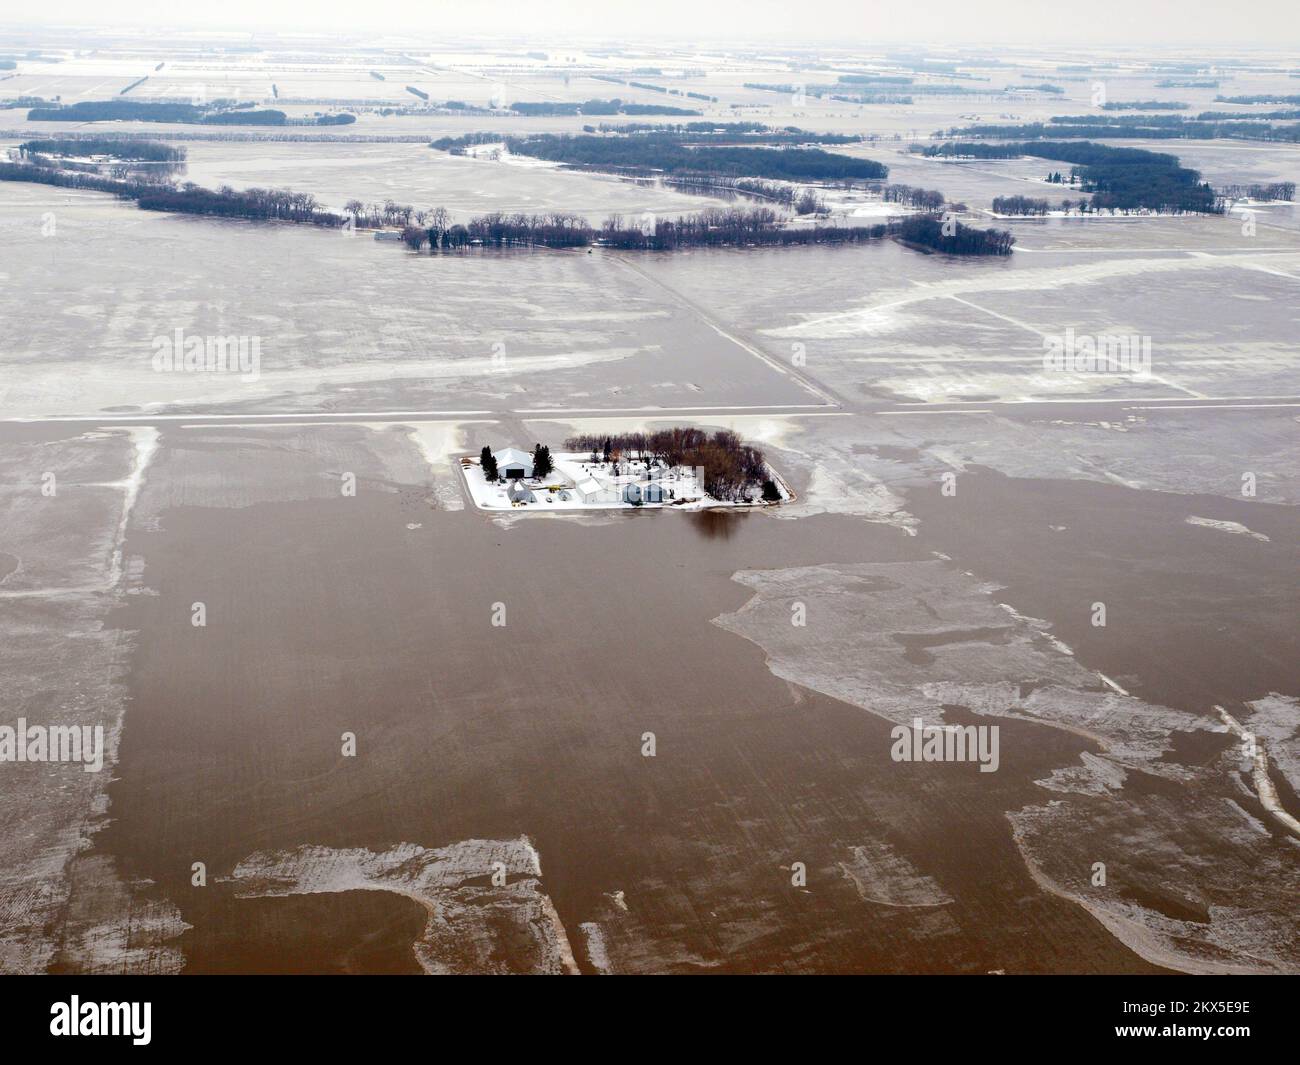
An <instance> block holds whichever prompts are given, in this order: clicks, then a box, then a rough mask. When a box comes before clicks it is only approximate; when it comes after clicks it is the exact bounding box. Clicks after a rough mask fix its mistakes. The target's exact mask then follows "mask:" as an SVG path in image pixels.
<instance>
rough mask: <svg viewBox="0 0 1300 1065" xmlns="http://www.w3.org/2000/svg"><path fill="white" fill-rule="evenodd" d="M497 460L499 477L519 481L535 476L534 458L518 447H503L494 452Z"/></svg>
mask: <svg viewBox="0 0 1300 1065" xmlns="http://www.w3.org/2000/svg"><path fill="white" fill-rule="evenodd" d="M492 457H493V458H494V459H496V460H497V475H498V476H500V477H503V478H504V479H505V480H507V481H518V480H522V479H523V478H526V477H531V476H532V475H533V456H532V455H530V454H529V453H528V452H527V451H520V450H519V448H517V447H503V448H502V449H501V450H500V451H496V452H493V454H492Z"/></svg>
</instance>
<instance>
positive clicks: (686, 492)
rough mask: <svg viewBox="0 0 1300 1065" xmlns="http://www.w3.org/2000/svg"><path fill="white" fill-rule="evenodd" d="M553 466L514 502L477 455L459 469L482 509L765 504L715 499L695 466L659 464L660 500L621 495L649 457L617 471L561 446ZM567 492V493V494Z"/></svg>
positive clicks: (643, 480) (641, 476) (638, 479)
mask: <svg viewBox="0 0 1300 1065" xmlns="http://www.w3.org/2000/svg"><path fill="white" fill-rule="evenodd" d="M554 462H555V470H554V471H553V472H552V473H550V474H548V475H547V476H546V477H544V478H537V477H530V478H527V479H525V480H524V481H523V485H524V487H526V488H528V489H529V491H531V492H532V493H533V497H534V498H533V500H532V501H531V502H527V503H516V502H513V501H512V500H511V499H510V495H509V491H510V487H511V482H508V481H494V482H489V481H487V480H486V479H485V478H484V476H483V468H482V466H481V465H480V464H479V460H478V459H477V458H470V457H468V456H465V457H462V458H461V460H460V467H461V472H462V473H463V474H464V477H465V486H466V488H468V490H469V494H470V498H471V499H473V500H474V505H475V506H476V507H478V508H479V509H480V510H526V509H528V508H532V509H533V510H535V511H550V510H570V511H586V510H634V509H637V508H638V507H648V508H650V509H655V510H659V509H664V508H669V507H672V508H677V509H685V510H702V509H705V508H709V507H744V506H752V505H758V506H763V505H766V504H761V503H756V504H746V503H743V502H732V501H730V500H722V499H715V498H714V497H713V496H710V495H708V494H707V493H706V492H705V491H704V488H703V484H702V476H701V475H700V474H699V473H698V472H697V471H696V470H695V469H694V468H692V467H672V468H668V469H663V468H658V469H657V470H656V471H655V476H654V478H653V480H654V481H656V482H658V483H659V484H661V485H662V486H663V488H664V491H665V495H666V498H665V500H664V501H663V502H660V503H640V504H637V503H629V502H626V501H625V500H624V499H623V489H624V487H625V486H626V485H629V484H638V485H641V486H643V487H644V486H645V485H648V484H650V483H651V477H650V473H649V471H648V470H647V467H646V465H645V463H642V462H622V463H620V464H619V465H618V469H619V473H618V475H617V476H616V475H615V474H614V467H613V464H611V463H605V462H595V463H593V462H591V460H590V456H585V455H580V454H575V453H567V452H560V453H557V454H556V455H555V456H554ZM769 473H771V475H772V480H773V481H774V483H775V484H776V485H777V488H778V489H779V490H780V492H781V499H782V501H783V502H784V501H785V500H787V499H789V498H791V496H790V492H789V489H788V488H787V487H786V486H785V484H784V483H783V482H782V480H781V478H780V477H778V476H777V475H776V474H775V472H773V471H771V470H769ZM593 480H594V481H596V482H598V483H599V484H600V486H601V488H602V489H603V491H602V492H601V493H600V494H599V496H597V497H596V498H583V496H582V495H581V494H580V493H579V492H578V491H577V490H576V486H577V485H578V484H582V483H584V482H590V481H593ZM566 497H567V498H566Z"/></svg>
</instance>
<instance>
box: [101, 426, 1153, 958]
mask: <svg viewBox="0 0 1300 1065" xmlns="http://www.w3.org/2000/svg"><path fill="white" fill-rule="evenodd" d="M317 431H318V432H330V431H331V430H329V429H321V430H317ZM169 435H170V436H174V434H167V433H165V434H164V441H163V448H164V451H167V450H168V448H169V445H173V446H172V447H171V451H170V454H169V455H168V458H167V461H165V462H164V461H159V462H156V463H155V465H154V467H153V472H152V473H151V477H150V481H149V482H148V484H147V487H146V489H145V497H146V498H145V499H144V501H143V505H144V506H145V507H146V508H148V506H149V504H150V500H149V498H148V497H149V495H150V494H151V493H154V494H158V493H165V492H167V491H168V490H169V489H168V487H167V482H168V481H171V482H172V488H171V490H174V489H175V486H176V485H177V484H180V483H181V482H183V481H184V480H185V478H186V476H187V472H186V471H187V461H188V460H187V457H186V455H187V453H186V452H185V451H184V450H183V448H179V449H178V448H176V447H174V443H175V442H174V440H172V439H169ZM221 454H222V455H223V456H228V458H226V459H224V462H225V466H224V469H223V476H224V477H225V478H228V479H229V480H231V481H237V480H238V479H240V478H245V477H250V476H256V477H258V478H261V479H263V480H274V477H275V476H276V471H277V470H279V469H281V468H282V467H281V466H280V465H278V464H279V463H281V462H282V461H283V460H282V459H281V458H280V456H278V455H277V453H276V450H275V449H274V448H273V447H270V446H268V447H267V448H266V449H265V450H264V451H262V452H260V453H250V452H249V451H247V450H246V449H245V450H240V449H235V448H231V449H229V450H228V451H224V452H221ZM209 458H210V457H209ZM371 488H373V489H374V490H369V489H371ZM1071 488H1072V490H1076V491H1077V490H1078V486H1071ZM155 498H160V497H159V496H158V495H155ZM411 524H418V525H419V527H418V528H414V529H412V528H408V525H411ZM929 546H930V545H929V544H927V543H926V542H925V541H924V540H918V539H915V538H911V537H908V536H906V535H904V534H902V533H901V532H900V531H899V530H897V529H895V528H892V527H888V526H883V525H872V524H867V523H863V522H861V521H857V520H853V519H849V518H844V517H828V516H822V517H815V518H808V519H804V520H800V521H782V520H777V519H774V518H773V517H771V516H770V515H765V514H748V515H734V516H733V515H722V514H702V515H694V516H688V515H683V514H677V513H667V512H657V513H632V514H628V515H625V516H621V518H620V520H616V521H613V522H609V523H602V524H585V523H578V522H573V521H568V520H553V519H526V520H521V521H517V522H516V523H514V524H513V525H512V526H511V527H509V528H503V527H501V526H500V525H498V524H496V523H494V522H493V521H492V520H490V518H489V517H488V516H487V515H485V514H483V513H481V512H478V511H476V510H473V509H468V510H464V511H458V512H457V511H435V510H433V509H431V508H430V507H429V506H428V505H427V504H423V503H420V502H414V503H413V502H412V500H411V498H410V497H409V495H407V494H403V493H400V492H393V491H388V490H384V488H383V486H381V485H366V484H363V486H362V490H361V491H360V492H359V493H358V496H357V497H356V498H347V499H344V498H340V499H331V498H317V499H307V500H297V501H286V502H260V503H255V504H253V505H250V506H244V507H229V506H227V507H206V506H193V505H186V506H176V507H171V508H170V509H163V510H161V513H160V515H159V521H158V523H157V528H154V529H142V528H136V529H133V531H132V533H131V535H130V537H129V540H128V544H127V553H128V555H129V556H141V557H143V559H144V562H145V567H144V580H145V583H146V584H147V585H148V587H149V588H151V589H155V590H156V591H157V594H156V595H138V596H133V597H131V599H130V601H129V603H128V604H127V605H126V606H124V607H123V608H121V609H120V610H119V611H117V612H116V613H115V614H114V615H113V618H112V622H113V623H114V624H116V625H119V626H122V627H125V628H129V629H132V630H138V632H139V637H138V639H137V643H136V651H135V654H134V657H133V661H132V665H131V669H130V674H129V678H128V684H129V693H130V701H129V704H128V709H127V713H126V725H125V729H124V733H123V737H122V742H121V749H120V756H121V759H120V764H119V765H118V767H117V772H116V780H115V781H114V783H113V784H112V785H111V786H110V789H109V794H110V797H111V800H112V807H111V813H112V818H113V820H112V823H111V825H110V826H109V827H108V828H106V829H105V830H104V831H103V832H102V833H101V834H100V835H99V836H98V837H97V840H96V846H97V848H99V849H101V850H102V851H104V852H107V853H110V854H111V855H113V857H114V858H115V860H116V862H117V865H118V869H119V871H120V873H121V875H123V876H125V877H128V878H141V879H148V880H152V881H153V882H155V884H156V885H157V887H156V889H155V890H156V891H157V892H158V893H159V894H161V895H164V896H166V897H168V898H169V899H170V900H171V901H172V902H173V903H175V904H176V905H177V906H178V907H179V909H180V911H181V914H182V915H183V917H184V918H185V920H186V921H187V922H189V923H190V924H191V925H193V928H192V930H191V931H189V932H187V933H186V934H185V936H184V938H183V939H182V941H181V944H182V947H183V949H184V952H185V955H186V959H187V971H190V972H219V971H238V972H282V971H314V972H348V971H399V972H400V971H412V972H413V971H416V969H417V967H416V965H415V963H414V960H413V957H412V954H411V941H412V939H413V938H414V937H415V936H416V935H417V934H418V932H419V929H420V927H421V926H422V924H423V921H424V914H423V912H422V911H421V910H420V909H419V907H418V906H417V905H416V904H415V903H414V902H412V901H410V900H408V899H405V898H400V897H398V896H395V895H388V894H384V893H379V892H355V891H353V892H346V893H340V894H321V895H299V896H293V897H289V898H278V899H240V898H236V897H235V894H234V892H233V890H231V887H230V885H229V884H228V883H226V882H223V880H222V878H223V877H225V876H227V875H228V874H229V873H230V871H231V870H232V869H233V868H234V866H235V865H236V863H238V862H239V861H240V860H241V859H243V858H245V857H246V856H248V855H249V854H251V853H252V852H255V851H258V850H267V849H281V848H284V849H290V848H294V847H297V846H299V845H301V844H307V843H311V844H319V845H324V846H329V847H367V848H370V849H371V850H376V851H381V850H386V849H388V848H390V847H392V846H394V845H396V844H398V843H401V842H411V843H417V844H421V845H424V846H442V845H446V844H450V843H454V842H456V841H460V840H466V839H473V838H481V839H508V838H514V837H517V836H519V835H520V834H526V835H527V836H528V837H529V838H530V839H531V840H532V841H533V843H534V844H535V846H536V848H537V851H538V853H539V854H540V858H541V866H542V873H543V876H542V885H543V888H544V890H545V891H546V892H547V893H548V894H549V896H550V897H551V899H552V900H553V901H554V904H555V906H556V909H557V911H558V913H559V916H560V919H561V921H562V922H563V924H564V926H565V928H566V930H567V933H568V936H569V939H570V941H571V942H572V943H573V945H574V948H575V953H576V954H577V957H578V962H579V965H580V966H581V967H582V968H583V969H584V971H592V962H591V960H590V958H589V957H588V956H587V955H586V953H585V951H584V949H583V947H582V936H581V935H580V934H579V933H578V928H579V925H580V924H581V923H583V922H585V921H590V920H595V919H600V918H605V919H606V920H607V925H606V928H607V934H608V936H609V937H610V940H611V942H610V950H611V954H612V955H614V956H615V960H616V962H618V963H619V966H620V967H621V968H626V969H633V970H642V971H694V970H699V971H815V972H848V971H881V972H929V971H965V972H985V971H988V970H991V969H1006V970H1008V971H1013V972H1014V971H1149V970H1150V969H1151V966H1149V965H1148V964H1147V963H1146V962H1144V961H1142V960H1141V959H1140V958H1138V957H1137V956H1136V955H1134V954H1132V953H1131V952H1130V951H1129V950H1127V949H1126V948H1125V947H1124V946H1122V945H1121V944H1120V943H1119V942H1118V941H1117V940H1115V939H1114V938H1112V937H1111V936H1110V935H1109V934H1108V933H1107V932H1106V931H1105V930H1104V929H1103V927H1102V926H1101V925H1100V924H1099V923H1098V922H1096V921H1095V920H1094V919H1093V918H1091V917H1090V916H1089V915H1088V914H1087V913H1086V912H1085V911H1083V910H1082V909H1080V908H1079V907H1077V906H1075V905H1074V904H1072V903H1070V902H1067V901H1065V900H1063V899H1060V898H1058V897H1055V896H1053V895H1050V894H1048V893H1045V892H1042V891H1040V890H1039V889H1038V888H1037V887H1036V886H1035V884H1034V882H1033V880H1032V879H1031V877H1030V875H1029V874H1028V872H1027V870H1026V868H1025V866H1024V863H1023V861H1022V859H1021V857H1020V855H1019V853H1018V851H1017V849H1016V847H1015V846H1014V844H1013V842H1012V839H1011V836H1010V831H1009V827H1008V823H1007V821H1006V818H1005V812H1006V811H1007V810H1014V809H1018V808H1020V807H1022V806H1024V805H1026V804H1028V803H1030V802H1035V801H1040V800H1041V798H1042V795H1043V793H1042V791H1041V789H1038V788H1036V787H1035V785H1034V784H1033V781H1034V780H1035V779H1037V778H1040V777H1042V776H1044V775H1045V774H1047V773H1049V772H1050V771H1051V769H1052V768H1053V767H1055V766H1059V765H1065V764H1069V763H1071V762H1073V761H1075V760H1076V759H1077V757H1078V753H1079V752H1080V751H1081V750H1084V749H1094V748H1093V746H1092V745H1091V744H1090V743H1089V742H1088V741H1086V740H1084V739H1082V738H1080V737H1078V736H1074V735H1070V734H1068V733H1065V732H1062V731H1058V730H1053V729H1048V728H1043V727H1040V726H1037V725H1034V724H1030V723H1024V722H1017V721H1006V722H1003V744H1002V750H1003V757H1002V765H1001V769H1000V771H999V772H997V773H993V774H981V773H979V772H978V770H977V767H976V766H974V765H971V764H963V765H944V766H939V767H935V766H933V765H910V764H900V763H895V762H893V761H891V759H890V757H889V750H890V743H891V741H890V737H889V725H888V723H887V722H885V721H884V720H882V719H880V718H878V717H876V716H874V715H873V714H871V713H868V712H866V711H864V710H862V709H860V708H858V707H853V706H849V705H847V704H845V703H842V702H839V701H837V700H835V699H832V698H829V697H827V696H824V695H820V694H818V693H816V692H812V691H809V690H807V689H804V688H801V687H798V686H795V685H792V684H788V683H786V682H785V681H782V680H780V679H778V678H776V677H775V676H773V675H772V673H771V672H769V670H768V669H767V667H766V665H765V663H764V656H763V653H762V651H761V650H760V649H759V648H758V647H757V646H755V645H754V644H752V643H750V642H749V641H747V640H744V639H741V638H740V637H738V636H735V635H733V634H731V633H728V632H726V631H724V630H722V629H721V628H719V627H717V626H715V625H712V624H710V620H711V619H712V618H714V617H716V616H718V615H719V614H722V613H725V612H729V611H733V610H735V609H737V608H739V607H740V606H741V605H742V604H743V603H744V602H745V601H746V600H747V598H748V596H749V591H748V590H747V589H745V588H744V587H742V586H741V585H739V584H737V583H735V582H734V581H732V580H731V576H732V574H733V573H734V572H736V571H737V570H741V569H765V568H778V567H779V568H786V567H791V566H800V565H816V564H822V563H828V562H850V563H851V562H889V561H905V560H912V559H925V558H930V557H932V556H930V554H929V550H928V548H929ZM196 601H202V602H203V603H205V605H206V610H207V625H206V627H204V628H201V629H199V628H194V627H193V626H192V625H191V624H190V616H191V605H192V604H193V603H194V602H196ZM498 602H499V603H504V604H505V606H506V621H507V623H506V625H505V626H504V627H493V625H492V624H491V618H492V612H493V605H494V604H495V603H498ZM861 623H862V624H863V625H864V626H876V625H881V624H887V623H888V619H882V618H875V617H863V618H862V619H861ZM346 731H351V732H355V733H356V736H357V741H358V756H357V757H355V758H343V757H341V756H340V737H341V735H342V733H344V732H346ZM645 732H653V733H655V735H656V739H657V756H656V757H654V758H645V757H642V755H641V743H642V735H643V733H645ZM936 768H937V769H938V770H939V771H940V772H941V773H942V777H941V778H940V777H937V776H936V772H935V770H936ZM872 840H885V841H887V843H888V845H889V846H890V847H891V848H892V849H893V851H894V852H895V853H896V854H898V855H900V856H901V857H902V858H903V859H905V860H906V861H908V862H910V863H911V865H912V866H914V867H915V869H916V870H917V871H918V872H919V873H920V874H923V875H924V876H927V877H931V878H933V879H934V880H935V881H936V882H937V883H938V884H939V885H940V886H941V887H942V889H943V890H944V891H946V892H947V894H948V895H950V896H951V897H952V899H953V900H954V901H953V902H952V903H951V904H950V905H948V906H944V907H942V908H940V909H938V910H935V909H933V908H910V907H905V906H904V907H898V906H882V905H877V904H873V903H870V902H867V901H864V900H863V898H862V897H860V896H859V894H858V892H857V890H856V889H855V888H854V885H853V883H852V882H851V881H850V880H849V879H848V878H846V877H845V876H844V875H843V874H842V871H841V868H840V864H839V863H841V862H843V861H846V860H847V859H848V857H849V851H850V848H852V847H855V846H858V845H863V844H868V843H870V841H872ZM196 861H202V862H204V863H205V864H206V867H207V870H208V877H209V882H208V886H206V887H202V888H195V887H192V886H191V883H190V877H191V865H192V863H193V862H196ZM794 861H802V862H804V863H805V864H806V866H807V869H808V889H807V891H801V890H799V889H797V888H794V887H792V886H791V882H790V873H789V869H788V867H789V866H790V865H791V863H792V862H794ZM783 867H784V868H783ZM619 891H622V892H624V896H625V899H626V903H627V907H628V909H627V912H626V914H623V915H622V916H621V917H619V918H618V920H619V921H620V922H621V923H620V924H619V925H618V928H617V929H614V928H613V924H612V923H611V922H608V916H609V912H610V906H609V896H611V895H612V894H613V893H616V892H619ZM502 949H503V950H504V951H505V953H506V954H507V955H508V953H509V945H508V944H506V945H505V946H504V947H503V948H502ZM506 961H507V963H508V961H509V958H508V957H507V958H506Z"/></svg>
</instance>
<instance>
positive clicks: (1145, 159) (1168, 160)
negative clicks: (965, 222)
mask: <svg viewBox="0 0 1300 1065" xmlns="http://www.w3.org/2000/svg"><path fill="white" fill-rule="evenodd" d="M924 154H926V155H947V156H971V157H974V158H984V159H990V158H991V159H1015V158H1019V157H1020V156H1022V155H1030V156H1034V157H1035V158H1039V159H1051V160H1059V161H1061V162H1064V163H1073V164H1075V165H1074V166H1073V167H1072V169H1071V171H1070V184H1072V185H1077V186H1078V187H1079V188H1080V189H1081V190H1082V191H1084V192H1091V193H1092V194H1093V197H1092V204H1091V206H1092V208H1093V209H1095V210H1116V211H1130V210H1149V211H1166V212H1170V213H1173V214H1182V213H1185V212H1191V213H1197V214H1222V213H1223V205H1222V204H1221V203H1220V202H1219V200H1218V197H1216V196H1215V194H1214V190H1213V189H1212V188H1210V186H1209V185H1208V184H1207V183H1206V182H1203V181H1202V180H1201V175H1200V173H1199V172H1198V171H1196V170H1191V169H1189V168H1187V167H1184V166H1182V165H1180V164H1179V162H1178V157H1177V156H1175V155H1168V154H1165V153H1162V152H1150V151H1147V150H1146V149H1144V148H1115V147H1111V146H1110V145H1106V144H1094V143H1093V142H1092V141H1026V142H1021V143H1011V144H998V145H988V144H979V143H967V142H948V143H945V144H942V145H931V146H929V147H927V148H926V149H925V151H924Z"/></svg>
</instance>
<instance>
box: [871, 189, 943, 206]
mask: <svg viewBox="0 0 1300 1065" xmlns="http://www.w3.org/2000/svg"><path fill="white" fill-rule="evenodd" d="M880 198H881V199H883V200H884V201H885V202H886V203H901V204H905V205H906V206H908V207H920V208H922V209H924V210H927V211H937V210H939V209H940V208H941V207H942V206H943V205H944V204H945V203H947V202H948V201H947V198H946V197H945V196H944V194H943V193H942V192H938V191H936V190H935V189H917V188H913V187H912V186H911V185H886V186H885V187H884V188H883V189H881V190H880Z"/></svg>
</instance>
